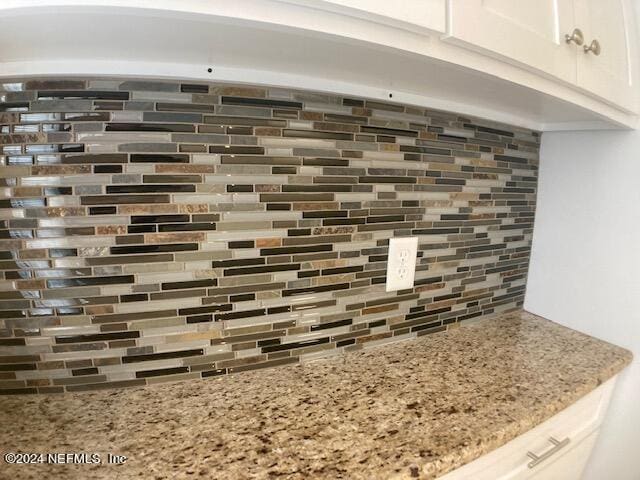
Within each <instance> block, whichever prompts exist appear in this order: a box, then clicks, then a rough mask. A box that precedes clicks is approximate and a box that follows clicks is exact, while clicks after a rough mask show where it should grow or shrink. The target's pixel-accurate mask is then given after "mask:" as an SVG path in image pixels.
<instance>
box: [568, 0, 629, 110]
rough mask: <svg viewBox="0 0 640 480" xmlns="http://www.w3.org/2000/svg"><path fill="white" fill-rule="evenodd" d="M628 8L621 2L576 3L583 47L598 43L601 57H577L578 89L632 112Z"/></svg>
mask: <svg viewBox="0 0 640 480" xmlns="http://www.w3.org/2000/svg"><path fill="white" fill-rule="evenodd" d="M632 14H633V10H632V9H631V7H630V5H629V4H628V3H627V2H626V1H624V0H607V1H606V2H603V1H602V0H575V15H576V24H578V25H581V26H582V25H584V27H583V32H584V37H585V38H584V40H585V45H589V44H590V43H591V41H592V40H594V39H595V40H597V41H598V42H599V43H600V48H601V50H600V55H597V56H596V55H594V54H593V53H591V52H589V53H584V51H583V50H582V49H580V51H579V54H578V85H579V86H580V87H582V88H584V89H586V90H588V91H589V92H592V93H594V94H596V95H598V96H599V97H602V98H604V99H605V100H609V101H611V102H613V103H615V104H616V105H619V106H621V107H623V108H626V109H628V110H631V111H633V110H634V109H635V99H634V94H635V92H633V88H632V83H631V62H630V51H629V46H630V39H629V35H630V33H631V32H630V28H629V27H630V25H632V24H633V22H631V21H630V20H631V19H630V18H628V16H629V15H632Z"/></svg>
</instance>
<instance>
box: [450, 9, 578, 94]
mask: <svg viewBox="0 0 640 480" xmlns="http://www.w3.org/2000/svg"><path fill="white" fill-rule="evenodd" d="M574 27H575V25H574V23H573V2H572V0H518V1H513V0H450V1H449V31H448V36H447V37H446V38H447V39H448V40H449V41H453V42H456V43H462V44H464V45H465V46H467V47H470V48H473V49H476V50H480V51H483V52H484V53H488V54H489V55H492V56H498V57H502V58H506V59H508V60H511V61H513V62H515V63H518V64H520V65H521V66H525V67H527V68H531V69H534V70H538V71H541V72H544V73H546V74H548V75H552V76H554V77H557V78H560V79H562V80H565V81H567V82H571V83H575V81H576V52H577V49H576V46H575V45H573V44H567V43H566V42H565V41H564V35H565V33H570V32H571V31H573V28H574Z"/></svg>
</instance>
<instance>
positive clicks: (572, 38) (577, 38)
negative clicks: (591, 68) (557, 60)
mask: <svg viewBox="0 0 640 480" xmlns="http://www.w3.org/2000/svg"><path fill="white" fill-rule="evenodd" d="M564 41H565V42H567V43H571V42H573V43H575V44H576V45H582V44H583V43H584V35H582V30H580V29H579V28H574V29H573V32H571V35H569V34H568V33H567V34H566V35H565V36H564Z"/></svg>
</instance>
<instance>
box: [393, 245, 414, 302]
mask: <svg viewBox="0 0 640 480" xmlns="http://www.w3.org/2000/svg"><path fill="white" fill-rule="evenodd" d="M417 255H418V237H402V238H392V239H390V240H389V258H388V260H387V287H386V291H387V292H395V291H396V290H404V289H407V288H411V287H413V280H414V278H415V276H416V256H417Z"/></svg>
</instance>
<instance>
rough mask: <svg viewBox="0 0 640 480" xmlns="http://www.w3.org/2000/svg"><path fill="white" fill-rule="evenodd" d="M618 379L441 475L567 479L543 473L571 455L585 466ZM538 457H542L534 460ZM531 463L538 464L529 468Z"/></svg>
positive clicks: (457, 479)
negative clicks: (508, 440)
mask: <svg viewBox="0 0 640 480" xmlns="http://www.w3.org/2000/svg"><path fill="white" fill-rule="evenodd" d="M615 381H616V377H614V378H612V379H610V380H608V381H607V382H606V383H604V384H603V385H601V386H599V387H598V388H596V389H595V390H593V391H592V392H590V393H589V394H587V395H585V396H584V397H582V398H581V399H580V400H578V401H577V402H575V403H574V404H573V405H571V406H569V407H567V408H566V409H564V410H562V411H561V412H560V413H558V414H556V415H555V416H553V417H552V418H550V419H549V420H547V421H545V422H543V423H541V424H540V425H538V426H537V427H535V428H533V429H531V430H530V431H528V432H527V433H525V434H523V435H520V436H519V437H517V438H515V439H513V440H511V441H510V442H508V443H507V444H505V445H503V446H502V447H500V448H497V449H496V450H494V451H492V452H490V453H488V454H487V455H484V456H482V457H480V458H479V459H477V460H475V461H473V462H471V463H469V464H467V465H464V466H463V467H460V468H458V469H457V470H454V471H453V472H450V473H448V474H446V475H444V476H443V477H440V478H442V479H443V480H462V479H465V480H468V479H474V480H515V479H529V478H535V479H545V478H556V479H557V478H563V480H564V478H565V477H557V476H556V477H545V473H544V472H545V471H546V472H547V474H549V472H551V470H548V469H549V468H550V466H551V465H552V464H555V463H556V462H559V461H560V459H562V458H563V457H564V456H565V455H567V456H568V458H569V457H570V459H571V461H572V462H573V463H574V465H575V466H576V470H578V468H577V466H578V465H579V464H580V462H579V461H577V459H578V458H580V459H583V460H584V461H583V462H582V466H584V463H585V462H586V460H587V459H588V456H589V453H590V451H591V448H592V446H593V442H595V437H596V435H597V430H598V428H599V426H600V424H601V423H602V419H603V418H604V414H605V412H606V409H607V407H608V405H609V401H610V399H611V394H612V392H613V387H614V385H615ZM552 438H553V439H554V441H557V443H558V444H559V445H558V444H554V443H552V442H553V441H552V440H550V439H552ZM567 439H568V440H567ZM589 439H592V440H589ZM587 447H589V448H587ZM550 451H552V452H550ZM529 452H530V453H531V455H529ZM536 457H537V458H538V459H539V460H537V461H535V458H536ZM566 461H567V460H565V462H566ZM532 462H535V463H537V464H536V465H535V466H532V467H530V466H529V465H530V464H532ZM562 465H564V463H562ZM580 471H581V470H580ZM554 475H555V474H554ZM567 478H571V477H567Z"/></svg>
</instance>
